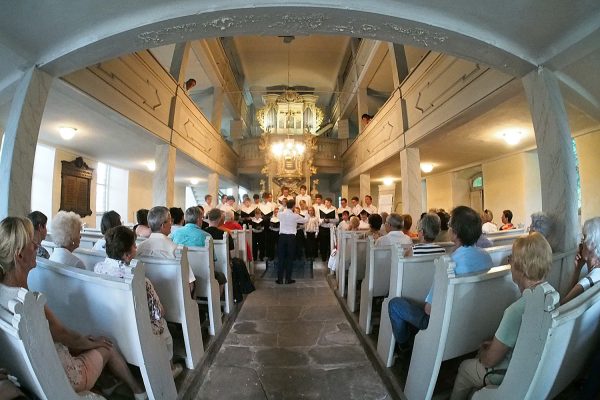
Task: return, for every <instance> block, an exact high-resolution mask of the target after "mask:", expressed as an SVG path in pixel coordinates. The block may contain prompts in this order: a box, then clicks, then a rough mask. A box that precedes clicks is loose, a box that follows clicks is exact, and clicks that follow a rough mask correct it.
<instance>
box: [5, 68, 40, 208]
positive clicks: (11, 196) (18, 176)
mask: <svg viewBox="0 0 600 400" xmlns="http://www.w3.org/2000/svg"><path fill="white" fill-rule="evenodd" d="M51 84H52V77H51V76H50V75H48V74H47V73H45V72H43V71H41V70H39V69H37V68H35V67H34V68H31V69H29V70H28V71H26V72H25V74H24V75H23V78H22V79H21V82H19V84H18V86H17V90H16V92H15V96H14V98H13V100H12V104H11V108H10V112H9V114H8V120H7V122H6V129H5V132H4V144H3V146H2V154H0V219H4V218H5V217H7V216H25V215H27V214H28V213H29V212H30V211H31V210H30V207H31V181H32V177H33V161H34V159H35V147H36V144H37V140H38V134H39V131H40V124H41V122H42V114H43V113H44V107H45V106H46V100H47V98H48V92H49V91H50V85H51Z"/></svg>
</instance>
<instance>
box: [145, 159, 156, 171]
mask: <svg viewBox="0 0 600 400" xmlns="http://www.w3.org/2000/svg"><path fill="white" fill-rule="evenodd" d="M144 165H145V166H146V168H148V171H156V162H155V161H154V160H151V161H146V162H144Z"/></svg>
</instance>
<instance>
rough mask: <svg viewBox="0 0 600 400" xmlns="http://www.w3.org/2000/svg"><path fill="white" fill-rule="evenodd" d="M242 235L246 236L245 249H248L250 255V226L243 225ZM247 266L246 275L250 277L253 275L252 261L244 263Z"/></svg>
mask: <svg viewBox="0 0 600 400" xmlns="http://www.w3.org/2000/svg"><path fill="white" fill-rule="evenodd" d="M244 234H245V236H246V249H250V254H252V240H254V239H252V225H244ZM246 258H248V253H246ZM246 265H247V266H248V273H250V275H254V260H248V262H247V263H246Z"/></svg>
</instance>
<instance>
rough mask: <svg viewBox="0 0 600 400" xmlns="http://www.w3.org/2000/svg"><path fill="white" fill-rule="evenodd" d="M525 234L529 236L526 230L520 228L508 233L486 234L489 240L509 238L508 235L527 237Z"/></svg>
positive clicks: (507, 231) (510, 230)
mask: <svg viewBox="0 0 600 400" xmlns="http://www.w3.org/2000/svg"><path fill="white" fill-rule="evenodd" d="M525 234H527V231H526V229H525V228H518V229H509V230H506V231H496V232H490V233H486V236H487V237H488V239H490V238H495V237H502V236H507V235H525Z"/></svg>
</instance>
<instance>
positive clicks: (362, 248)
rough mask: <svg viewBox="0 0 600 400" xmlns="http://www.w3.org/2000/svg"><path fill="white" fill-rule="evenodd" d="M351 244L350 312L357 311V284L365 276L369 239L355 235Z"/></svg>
mask: <svg viewBox="0 0 600 400" xmlns="http://www.w3.org/2000/svg"><path fill="white" fill-rule="evenodd" d="M349 244H350V248H351V250H350V267H349V268H348V298H347V301H346V302H347V304H348V309H349V310H350V312H355V311H356V307H357V304H356V300H357V284H358V281H362V280H363V279H364V277H365V270H366V266H367V239H364V238H362V237H361V236H358V235H354V236H353V237H352V239H351V240H350V241H349Z"/></svg>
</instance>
